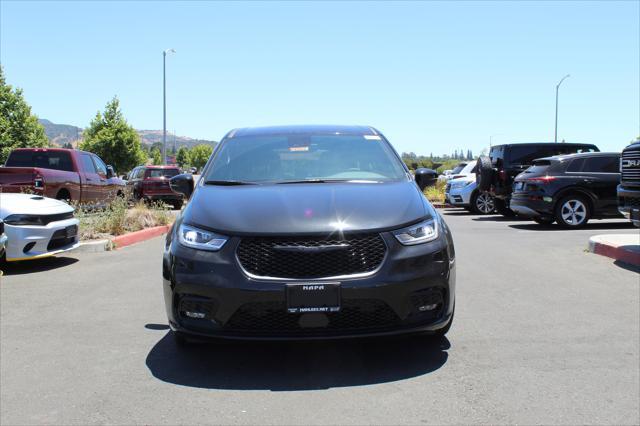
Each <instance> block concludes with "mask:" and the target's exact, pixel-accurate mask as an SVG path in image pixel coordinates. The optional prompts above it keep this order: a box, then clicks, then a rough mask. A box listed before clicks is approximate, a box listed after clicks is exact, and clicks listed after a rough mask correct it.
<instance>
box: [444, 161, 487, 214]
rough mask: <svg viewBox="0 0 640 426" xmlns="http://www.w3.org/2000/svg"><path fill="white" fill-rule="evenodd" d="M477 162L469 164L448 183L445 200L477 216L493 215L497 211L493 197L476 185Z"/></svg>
mask: <svg viewBox="0 0 640 426" xmlns="http://www.w3.org/2000/svg"><path fill="white" fill-rule="evenodd" d="M477 169H478V168H477V161H471V162H470V163H468V164H467V165H466V166H465V167H464V168H463V169H462V170H461V171H460V173H458V174H457V175H454V176H452V178H451V179H450V180H449V181H448V182H447V186H446V187H445V192H444V195H445V200H446V202H447V203H448V204H450V205H452V206H455V207H463V208H465V209H467V210H469V211H471V212H473V213H476V214H491V213H493V212H494V210H495V205H494V203H493V196H491V194H489V193H488V192H483V191H480V190H479V189H478V184H477V183H476V171H477Z"/></svg>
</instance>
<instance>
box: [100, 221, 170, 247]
mask: <svg viewBox="0 0 640 426" xmlns="http://www.w3.org/2000/svg"><path fill="white" fill-rule="evenodd" d="M171 226H172V225H162V226H155V227H153V228H147V229H142V230H140V231H135V232H130V233H128V234H124V235H118V236H117V237H114V238H113V239H112V240H111V241H112V242H113V244H114V245H115V248H116V249H119V248H122V247H126V246H130V245H131V244H136V243H140V242H142V241H146V240H149V239H151V238H155V237H159V236H160V235H163V234H166V233H167V232H169V229H171Z"/></svg>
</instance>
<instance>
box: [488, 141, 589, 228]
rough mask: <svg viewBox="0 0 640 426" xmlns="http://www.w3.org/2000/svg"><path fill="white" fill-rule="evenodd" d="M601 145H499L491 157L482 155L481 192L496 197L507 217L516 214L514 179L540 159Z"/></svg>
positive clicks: (499, 210) (498, 207) (496, 202)
mask: <svg viewBox="0 0 640 426" xmlns="http://www.w3.org/2000/svg"><path fill="white" fill-rule="evenodd" d="M598 151H600V150H599V149H598V147H597V146H595V145H592V144H581V143H546V142H541V143H516V144H505V145H495V146H493V147H491V150H490V151H489V156H488V157H487V156H481V157H480V158H478V173H477V175H476V179H477V183H478V188H479V189H480V191H483V192H489V193H490V194H491V195H492V196H493V197H494V203H495V208H496V211H497V212H498V213H500V214H502V215H504V216H513V215H515V213H514V211H513V210H511V208H510V201H511V193H512V192H513V180H514V178H515V177H516V176H517V175H519V174H520V173H522V172H524V171H525V170H526V169H528V168H529V167H530V166H531V165H532V164H533V161H534V160H536V159H538V158H545V157H551V156H554V155H564V154H573V153H580V152H598Z"/></svg>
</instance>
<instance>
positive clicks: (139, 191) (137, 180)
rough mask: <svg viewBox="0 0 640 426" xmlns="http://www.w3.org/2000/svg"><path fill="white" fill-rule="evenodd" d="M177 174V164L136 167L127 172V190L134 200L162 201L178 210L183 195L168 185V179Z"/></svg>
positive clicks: (178, 170)
mask: <svg viewBox="0 0 640 426" xmlns="http://www.w3.org/2000/svg"><path fill="white" fill-rule="evenodd" d="M179 174H180V169H179V168H178V167H177V166H139V167H136V168H135V169H133V170H132V171H131V173H130V174H129V179H128V180H127V192H128V193H129V194H130V195H131V197H132V198H133V199H134V200H145V201H162V202H165V203H167V204H171V205H172V206H173V207H174V208H175V209H177V210H180V209H181V208H182V204H183V199H184V197H183V196H182V194H179V193H177V192H174V191H173V190H172V189H171V186H170V185H169V180H170V179H171V178H172V177H174V176H177V175H179Z"/></svg>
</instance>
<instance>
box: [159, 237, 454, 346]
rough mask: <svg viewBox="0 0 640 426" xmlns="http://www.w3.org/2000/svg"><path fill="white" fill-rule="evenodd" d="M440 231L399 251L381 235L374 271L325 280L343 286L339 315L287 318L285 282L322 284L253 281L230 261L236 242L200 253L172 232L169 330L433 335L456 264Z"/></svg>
mask: <svg viewBox="0 0 640 426" xmlns="http://www.w3.org/2000/svg"><path fill="white" fill-rule="evenodd" d="M444 234H445V232H443V235H442V236H441V237H440V238H439V239H438V240H436V241H433V242H431V243H427V244H424V245H416V246H402V245H401V244H400V243H398V242H397V240H395V238H394V237H393V236H392V235H391V234H387V233H382V234H381V235H382V237H383V239H384V240H385V243H386V245H387V248H388V251H387V256H386V258H385V260H384V261H383V263H382V265H381V267H380V268H379V269H378V270H377V272H375V273H374V274H373V275H369V276H366V277H362V278H347V279H340V280H335V279H329V280H325V281H324V282H336V281H339V282H340V284H341V311H340V312H338V313H325V314H290V313H288V312H287V311H286V296H285V286H286V283H291V282H297V283H309V282H310V281H313V282H314V283H322V282H323V280H280V281H278V280H273V279H268V280H266V279H256V278H251V277H249V276H248V275H247V274H245V273H244V272H243V270H242V269H241V267H240V266H239V263H238V260H237V259H236V256H235V251H236V248H237V246H238V244H239V241H240V240H239V239H238V238H232V239H230V240H229V241H228V242H227V244H226V245H225V246H224V247H223V248H222V250H220V251H219V252H203V251H199V250H193V249H189V248H186V247H183V246H181V245H179V244H178V243H177V242H176V241H174V242H171V235H170V236H169V237H168V241H169V243H168V245H167V247H166V249H165V254H164V260H163V289H164V298H165V307H166V312H167V316H168V319H169V325H170V326H171V328H172V329H173V330H174V331H180V332H183V333H188V334H193V335H200V336H211V337H221V338H230V339H256V340H265V339H269V340H271V339H276V340H286V339H296V340H297V339H326V338H346V337H363V336H376V335H389V334H400V333H413V332H418V331H426V332H428V331H436V330H438V329H441V328H443V327H445V326H446V325H447V324H448V322H449V321H450V319H451V316H452V314H453V306H454V303H455V297H454V295H455V261H454V257H453V250H452V243H451V244H447V243H446V241H447V239H448V238H450V234H448V231H447V233H446V235H447V237H445V235H444ZM450 247H451V248H450ZM438 297H440V299H439V300H440V302H439V303H440V304H439V307H438V308H437V309H434V310H433V311H428V312H423V311H420V310H419V306H420V303H423V302H422V301H423V300H427V299H428V300H431V301H433V300H438V299H437V298H438ZM421 298H423V299H421ZM424 298H426V299H424ZM429 298H431V299H429ZM433 298H435V299H433ZM181 303H193V304H196V305H197V306H199V309H202V310H204V311H206V312H208V315H207V318H202V319H193V318H187V317H186V316H185V315H184V314H183V313H182V311H181V310H182V306H184V305H181ZM425 303H426V302H425ZM198 304H200V305H198ZM189 306H194V305H189ZM422 306H424V305H422ZM309 315H315V316H316V317H317V316H323V315H324V316H326V317H325V318H324V321H325V325H324V326H320V327H318V326H316V327H307V326H305V325H304V324H305V319H304V318H303V317H307V318H308V316H309Z"/></svg>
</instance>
